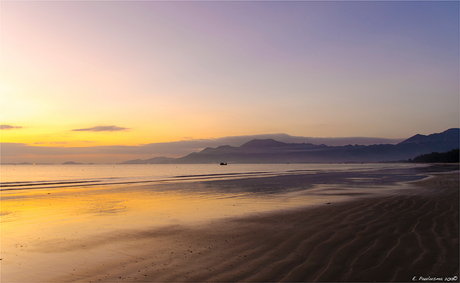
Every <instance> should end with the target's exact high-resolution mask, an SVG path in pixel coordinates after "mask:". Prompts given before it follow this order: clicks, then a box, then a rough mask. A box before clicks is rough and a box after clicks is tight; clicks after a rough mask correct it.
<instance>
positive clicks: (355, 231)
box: [2, 168, 459, 282]
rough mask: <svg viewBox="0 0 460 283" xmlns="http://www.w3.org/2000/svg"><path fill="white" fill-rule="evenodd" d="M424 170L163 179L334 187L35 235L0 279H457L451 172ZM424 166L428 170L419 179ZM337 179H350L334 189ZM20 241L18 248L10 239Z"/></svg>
mask: <svg viewBox="0 0 460 283" xmlns="http://www.w3.org/2000/svg"><path fill="white" fill-rule="evenodd" d="M429 171H430V170H425V169H423V168H419V169H417V170H416V171H410V170H409V171H407V170H406V171H394V172H393V171H391V170H387V172H383V173H381V172H380V171H376V172H358V173H350V172H339V173H337V172H333V173H330V174H325V175H322V176H319V175H318V174H316V175H318V176H316V175H305V174H303V175H302V174H299V175H285V176H275V177H265V178H252V179H251V178H246V179H235V180H214V181H210V182H189V183H180V184H165V186H170V187H171V186H173V187H174V186H175V187H177V186H182V187H183V188H185V187H187V188H188V189H190V188H194V187H195V188H196V187H199V186H206V187H208V188H209V187H218V188H220V190H225V191H232V192H233V193H235V192H238V191H239V190H242V189H244V191H246V192H247V191H251V190H252V191H265V192H267V194H270V193H271V192H272V191H276V190H277V188H278V187H279V186H290V187H293V188H294V187H301V186H305V188H307V187H310V186H311V187H314V186H313V185H312V184H313V183H312V180H313V179H315V178H316V179H315V180H316V181H315V183H314V184H315V186H316V188H318V189H317V190H316V191H315V189H314V188H312V189H311V190H300V191H299V190H293V191H288V194H301V193H299V192H307V191H309V192H310V194H312V195H313V193H311V192H316V193H315V194H316V195H317V196H319V195H320V192H321V193H322V194H326V192H327V191H328V189H329V190H334V191H335V193H334V194H333V198H329V197H326V198H324V201H322V200H319V201H316V202H315V203H312V204H311V205H305V206H301V205H298V204H296V205H295V206H292V205H286V206H281V207H277V208H276V209H275V208H273V209H270V206H271V205H273V203H270V202H268V207H267V208H266V209H258V210H254V211H251V210H247V213H240V214H237V215H235V214H232V212H231V210H230V208H229V207H233V206H232V205H231V202H229V200H228V199H227V200H226V202H225V205H228V206H229V207H227V208H225V205H224V203H217V204H216V205H217V207H219V205H220V206H222V209H224V210H225V209H227V210H226V211H227V212H226V213H227V214H225V216H223V215H220V214H218V213H217V212H216V215H217V216H218V217H214V218H202V219H201V220H200V221H185V222H184V221H177V222H176V223H174V222H168V223H166V222H165V223H161V225H148V224H146V222H145V221H147V223H148V220H143V221H141V222H139V223H140V224H139V225H135V226H129V225H128V222H127V223H123V222H120V223H119V225H120V226H119V227H116V228H113V229H112V228H111V229H104V225H100V224H99V225H100V226H101V227H100V232H98V233H93V234H92V235H83V236H79V237H73V238H71V237H70V236H61V237H59V238H54V239H52V238H49V239H48V240H43V239H40V240H38V239H35V240H34V241H29V244H30V245H29V248H30V249H31V250H30V252H28V253H27V256H23V259H24V261H23V262H22V264H23V265H25V264H26V263H28V264H29V267H28V268H29V270H34V271H35V272H36V273H35V274H33V275H31V274H26V273H27V272H24V270H21V269H20V268H18V266H17V263H16V265H15V267H13V266H12V264H10V265H5V261H7V260H10V259H11V257H13V256H14V253H13V252H10V253H7V254H3V262H2V264H3V267H2V268H3V270H2V271H5V269H8V273H7V275H5V274H6V273H3V272H2V275H3V276H2V281H3V282H20V281H47V282H70V281H80V282H90V281H91V282H98V281H102V282H131V281H139V282H236V281H248V282H279V281H281V282H315V281H319V282H338V281H348V282H373V281H376V282H388V281H394V282H414V281H419V282H420V281H438V282H439V281H443V282H446V281H458V265H459V253H458V251H459V242H458V232H459V228H458V223H459V215H458V211H459V207H458V205H459V195H458V190H459V173H458V171H454V172H433V171H437V170H435V169H433V168H432V170H431V172H429ZM438 171H442V170H438ZM379 172H380V173H379ZM398 172H399V173H398ZM421 173H423V174H425V175H423V174H422V175H420V174H421ZM428 173H429V175H430V177H428V178H424V177H425V176H426V174H428ZM353 174H354V175H353ZM346 175H353V176H352V177H350V176H348V177H346ZM334 176H335V177H334ZM421 178H424V179H422V180H420V179H421ZM347 180H348V181H347ZM352 181H353V182H352ZM347 182H348V183H347ZM376 183H378V184H376ZM371 185H378V186H380V187H379V188H380V189H379V193H369V192H368V190H367V189H366V188H368V187H369V186H371ZM340 187H348V188H351V189H349V190H343V191H340ZM53 193H54V192H53ZM307 195H308V194H307ZM61 199H62V198H61ZM246 201H248V200H246ZM235 204H236V205H237V206H238V205H241V203H238V202H235ZM254 205H256V204H254ZM248 207H251V205H250V204H249V205H248ZM188 209H189V211H190V213H192V212H191V209H190V207H189V208H188ZM214 209H215V211H217V210H218V208H214ZM185 214H187V212H185ZM66 221H71V220H69V219H67V220H66ZM73 221H77V220H73ZM90 221H92V218H91V219H89V221H88V222H90ZM131 221H134V220H133V219H132V218H131ZM66 223H67V222H66ZM86 225H90V224H86ZM77 226H78V225H77ZM79 229H80V228H75V231H73V232H72V233H74V234H75V233H76V232H79V231H81V230H79ZM82 230H83V229H82ZM81 233H83V232H81ZM18 244H20V243H18ZM32 246H33V247H32ZM20 248H22V249H26V248H27V247H19V246H17V247H16V249H20ZM3 250H5V249H4V246H3ZM18 254H19V253H17V254H16V255H18ZM37 259H40V260H43V261H44V262H46V264H44V263H38V262H35V261H36V260H37ZM20 264H21V262H20ZM34 265H35V266H34ZM34 278H37V279H34Z"/></svg>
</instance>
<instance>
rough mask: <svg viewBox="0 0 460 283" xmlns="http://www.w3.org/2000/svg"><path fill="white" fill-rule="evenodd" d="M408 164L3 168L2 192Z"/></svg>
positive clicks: (46, 166) (51, 166) (381, 167)
mask: <svg viewBox="0 0 460 283" xmlns="http://www.w3.org/2000/svg"><path fill="white" fill-rule="evenodd" d="M410 166H413V165H407V164H229V165H225V166H221V165H218V164H164V165H163V164H162V165H157V164H155V165H154V164H140V165H131V164H130V165H120V164H117V165H2V166H1V190H3V191H6V190H25V189H43V188H53V187H56V188H62V187H81V186H93V185H107V184H133V183H149V182H164V181H169V182H174V181H190V180H207V179H209V180H211V179H223V178H225V179H230V178H244V177H250V176H252V177H254V176H256V177H257V176H260V177H262V176H269V175H282V174H297V173H311V174H314V173H316V172H326V171H350V170H351V171H356V170H377V169H384V168H404V167H410Z"/></svg>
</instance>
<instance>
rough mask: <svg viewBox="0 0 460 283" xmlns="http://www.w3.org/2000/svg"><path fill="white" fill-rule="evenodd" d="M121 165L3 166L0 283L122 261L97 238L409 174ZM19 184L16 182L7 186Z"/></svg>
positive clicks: (321, 200) (379, 189)
mask: <svg viewBox="0 0 460 283" xmlns="http://www.w3.org/2000/svg"><path fill="white" fill-rule="evenodd" d="M92 166H96V167H92ZM129 166H132V165H128V167H127V168H128V169H127V170H125V171H123V170H122V169H123V168H124V167H122V166H115V167H114V166H112V165H105V166H98V165H85V166H83V165H82V166H80V165H70V167H69V166H49V165H48V167H46V166H43V167H38V168H39V169H36V167H34V166H15V167H14V166H10V167H8V168H4V167H3V166H2V189H3V190H2V206H1V216H2V218H1V220H2V226H1V228H2V271H1V272H2V280H4V281H17V282H19V281H47V279H49V278H51V277H55V276H61V275H68V274H71V273H72V272H73V271H74V270H75V269H82V268H89V267H90V266H91V265H92V264H95V263H97V262H103V261H105V260H107V259H108V258H111V257H116V256H123V255H120V252H121V251H118V250H117V249H116V247H115V246H113V245H104V244H103V243H98V244H95V243H97V239H98V238H101V237H102V236H104V237H106V236H107V235H111V234H113V235H120V233H121V234H123V233H125V232H126V231H139V230H145V229H151V228H155V227H178V226H181V227H184V226H187V225H193V224H198V223H205V222H206V221H214V220H218V219H222V218H228V217H237V216H243V215H249V214H253V213H261V212H266V211H275V210H282V209H292V208H295V207H301V206H307V205H318V204H325V203H331V202H337V201H342V200H345V199H350V198H356V197H364V196H368V195H371V194H376V193H385V192H391V190H392V189H394V182H393V183H391V184H390V183H385V182H384V178H382V176H383V175H379V174H376V173H372V172H378V171H375V170H393V169H398V170H400V169H406V170H411V169H410V168H414V166H413V165H404V164H392V165H386V164H367V165H366V164H363V165H361V164H360V165H338V164H335V165H329V164H327V165H323V164H322V165H311V164H308V165H294V164H293V165H290V164H283V165H232V166H230V165H228V166H219V165H198V166H197V165H193V166H195V167H197V168H198V169H197V168H193V167H192V165H189V166H179V167H181V168H180V169H177V168H176V170H173V169H172V168H174V167H170V166H156V165H153V166H152V165H150V166H149V165H140V166H137V165H135V166H132V167H129ZM175 166H176V165H175ZM212 166H213V167H212ZM110 167H111V168H110ZM416 167H417V166H416ZM167 168H169V169H172V170H169V171H168V170H167ZM112 169H113V170H112ZM12 171H17V172H14V173H12ZM26 171H30V174H25V173H24V172H26ZM53 171H54V173H53ZM85 171H90V172H86V173H84V172H85ZM101 172H105V173H103V174H102V173H101ZM120 172H124V173H123V174H121V173H120ZM19 173H21V174H19ZM298 174H303V175H298ZM305 174H306V175H305ZM411 174H413V173H411ZM411 174H407V176H409V175H411ZM296 176H308V178H309V179H306V180H304V179H299V178H298V177H296ZM334 176H335V177H334ZM401 176H406V175H404V174H402V175H401ZM296 178H297V179H296ZM302 178H304V177H302ZM113 179H116V180H117V181H116V182H112V181H110V180H113ZM120 179H123V180H120ZM88 180H90V181H95V183H96V184H97V186H85V185H87V183H83V181H88ZM382 180H383V181H382ZM408 180H411V179H410V178H409V179H407V178H406V179H404V178H402V179H401V180H400V181H408ZM377 181H379V182H382V183H380V184H379V183H378V182H377ZM66 182H67V183H66ZM69 182H75V183H71V184H70V183H69ZM45 183H52V185H47V184H45ZM18 184H22V185H23V186H19V187H14V186H13V185H18ZM3 185H5V187H3ZM18 188H20V189H18ZM370 188H373V189H372V190H370ZM88 243H93V244H92V245H90V244H88Z"/></svg>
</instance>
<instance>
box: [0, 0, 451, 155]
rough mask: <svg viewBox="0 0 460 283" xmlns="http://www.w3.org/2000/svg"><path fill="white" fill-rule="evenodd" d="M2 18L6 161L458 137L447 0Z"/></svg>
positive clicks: (231, 4) (30, 8) (71, 6)
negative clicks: (245, 144) (217, 144)
mask: <svg viewBox="0 0 460 283" xmlns="http://www.w3.org/2000/svg"><path fill="white" fill-rule="evenodd" d="M0 5H1V124H2V130H1V142H2V145H3V146H2V159H3V161H5V162H20V161H30V162H32V161H34V160H37V161H40V162H46V161H49V162H56V161H59V162H60V161H67V160H75V161H80V162H119V161H123V160H126V159H129V158H131V157H135V156H134V155H133V154H131V153H130V152H128V151H124V152H122V151H117V150H116V149H120V148H136V147H142V146H145V145H148V144H155V143H162V144H167V143H171V142H179V141H195V140H213V139H219V138H223V137H232V136H245V135H260V134H274V133H286V134H289V135H292V136H304V137H356V136H358V137H383V138H391V139H401V138H408V137H410V136H412V135H414V134H417V133H420V134H431V133H435V132H442V131H444V130H447V129H448V128H453V127H458V126H459V2H457V1H451V2H429V1H426V2H424V1H422V2H410V1H409V2H407V1H406V2H392V1H391V2H370V1H367V2H360V1H357V2H348V1H344V2H308V1H306V2H302V1H296V2H271V1H270V2H268V1H255V2H246V1H225V2H221V1H204V2H195V1H185V2H181V1H177V2H169V1H139V2H124V1H71V2H60V1H46V2H45V1H43V2H42V1H23V2H21V1H2V2H1V4H0ZM115 146H116V147H115ZM45 147H46V148H45ZM104 147H105V148H111V149H112V151H110V153H106V154H102V153H101V151H98V150H99V149H101V148H104ZM81 148H86V151H84V150H81ZM139 152H140V151H139ZM114 154H115V155H116V154H118V155H117V157H113V158H110V157H109V155H110V156H114ZM154 155H156V153H155V152H145V151H142V153H139V154H138V155H137V156H136V157H143V158H150V157H153V156H154ZM166 155H168V154H167V153H166ZM169 155H171V156H172V155H174V153H173V152H170V153H169Z"/></svg>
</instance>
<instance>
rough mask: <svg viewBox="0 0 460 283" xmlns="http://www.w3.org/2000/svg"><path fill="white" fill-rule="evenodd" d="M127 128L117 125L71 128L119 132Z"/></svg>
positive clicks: (82, 130)
mask: <svg viewBox="0 0 460 283" xmlns="http://www.w3.org/2000/svg"><path fill="white" fill-rule="evenodd" d="M126 130H129V128H123V127H117V126H97V127H92V128H85V129H73V130H72V131H74V132H119V131H126Z"/></svg>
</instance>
